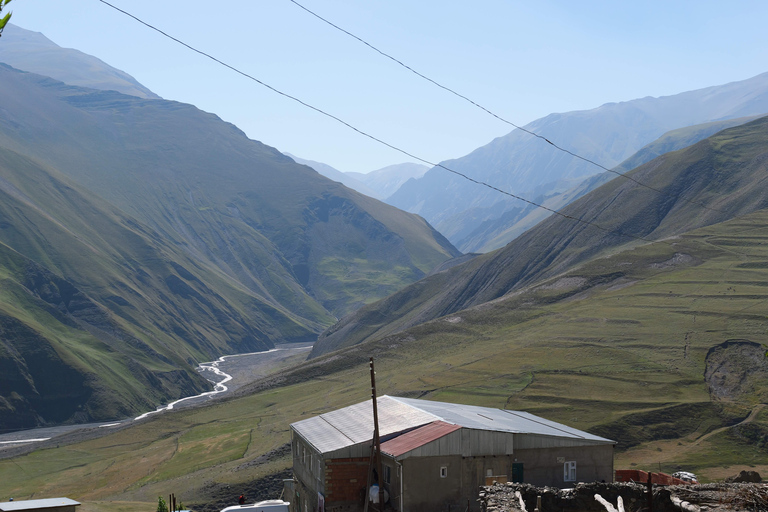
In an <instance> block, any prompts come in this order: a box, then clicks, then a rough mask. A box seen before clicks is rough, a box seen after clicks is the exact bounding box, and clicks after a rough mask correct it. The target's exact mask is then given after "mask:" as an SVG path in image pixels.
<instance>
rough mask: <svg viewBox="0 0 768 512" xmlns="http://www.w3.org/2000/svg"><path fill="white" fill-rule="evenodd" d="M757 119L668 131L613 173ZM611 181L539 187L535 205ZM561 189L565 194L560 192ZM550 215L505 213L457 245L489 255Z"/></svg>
mask: <svg viewBox="0 0 768 512" xmlns="http://www.w3.org/2000/svg"><path fill="white" fill-rule="evenodd" d="M758 117H761V116H751V117H740V118H737V119H726V120H724V121H714V122H711V123H705V124H699V125H695V126H688V127H685V128H678V129H676V130H672V131H669V132H667V133H665V134H664V135H662V136H661V137H659V138H658V139H656V140H655V141H653V142H651V143H650V144H648V145H646V146H644V147H643V148H642V149H640V151H638V152H637V153H635V154H634V155H632V156H631V157H629V158H627V159H626V160H625V161H623V162H622V163H621V164H619V165H618V166H616V167H615V168H614V171H616V172H619V173H622V174H624V173H627V172H629V171H631V170H632V169H634V168H635V167H638V166H640V165H642V164H644V163H646V162H649V161H651V160H653V159H654V158H656V157H658V156H661V155H663V154H664V153H669V152H670V151H677V150H679V149H683V148H686V147H688V146H690V145H692V144H695V143H696V142H699V141H700V140H702V139H705V138H707V137H709V136H711V135H714V134H715V133H717V132H719V131H722V130H725V129H726V128H730V127H732V126H738V125H740V124H744V123H747V122H749V121H753V120H755V119H757V118H758ZM614 178H616V174H615V173H612V172H607V171H606V172H604V173H601V174H597V175H594V176H590V177H589V178H587V179H585V180H583V181H579V183H578V184H576V185H575V186H570V185H568V183H570V182H565V183H563V184H562V185H561V186H559V187H556V186H555V185H554V184H547V185H546V186H544V187H541V188H543V189H544V193H543V195H541V196H539V197H536V198H535V199H534V202H536V203H539V204H542V205H544V206H546V207H547V208H550V209H551V210H555V211H557V210H560V209H561V208H563V207H565V206H566V205H568V204H570V203H572V202H573V201H575V200H576V199H578V198H580V197H581V196H583V195H584V194H586V193H588V192H591V191H592V190H594V189H596V188H597V187H599V186H600V185H602V184H604V183H607V182H609V181H611V180H612V179H614ZM561 188H564V189H565V190H563V191H562V192H561V191H559V189H561ZM465 215H466V213H465ZM550 215H551V213H550V212H549V211H547V210H544V209H542V208H537V207H535V206H532V205H523V206H521V207H519V208H516V209H513V210H510V211H507V212H505V213H504V214H502V215H501V216H500V217H499V218H498V219H495V220H488V221H485V222H483V223H482V224H481V225H480V226H479V227H478V228H477V229H476V230H474V231H473V232H471V233H470V234H468V235H467V236H466V238H464V239H463V240H461V241H460V242H458V243H457V244H456V245H457V246H458V247H467V246H471V247H476V248H477V250H478V252H483V253H485V252H490V251H492V250H495V249H499V248H501V247H503V246H505V245H507V244H508V243H509V242H511V241H512V240H514V239H515V238H517V237H518V236H520V235H521V234H522V233H524V232H525V231H527V230H529V229H530V228H532V227H533V226H535V225H536V224H538V223H539V222H541V221H542V220H544V219H546V218H547V217H549V216H550ZM483 244H484V245H483Z"/></svg>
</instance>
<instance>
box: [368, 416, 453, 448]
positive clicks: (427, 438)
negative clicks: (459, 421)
mask: <svg viewBox="0 0 768 512" xmlns="http://www.w3.org/2000/svg"><path fill="white" fill-rule="evenodd" d="M460 428H461V427H460V426H459V425H452V424H450V423H446V422H444V421H433V422H432V423H427V424H426V425H424V426H423V427H419V428H417V429H415V430H411V431H410V432H406V433H405V434H402V435H399V436H397V437H396V438H394V439H390V440H389V441H386V442H384V443H381V451H382V452H384V453H386V454H388V455H391V456H393V457H399V456H400V455H402V454H404V453H408V452H409V451H411V450H413V449H415V448H418V447H419V446H424V445H425V444H427V443H431V442H432V441H434V440H435V439H440V438H441V437H443V436H445V435H447V434H450V433H451V432H455V431H457V430H459V429H460Z"/></svg>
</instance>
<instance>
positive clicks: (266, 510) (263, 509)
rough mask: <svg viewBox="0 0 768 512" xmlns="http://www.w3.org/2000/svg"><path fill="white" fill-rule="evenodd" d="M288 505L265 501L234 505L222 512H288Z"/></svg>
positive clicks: (277, 501) (279, 501)
mask: <svg viewBox="0 0 768 512" xmlns="http://www.w3.org/2000/svg"><path fill="white" fill-rule="evenodd" d="M288 505H290V503H288V502H287V501H283V500H265V501H260V502H258V503H253V504H252V505H234V506H232V507H227V508H225V509H224V510H222V511H221V512H288Z"/></svg>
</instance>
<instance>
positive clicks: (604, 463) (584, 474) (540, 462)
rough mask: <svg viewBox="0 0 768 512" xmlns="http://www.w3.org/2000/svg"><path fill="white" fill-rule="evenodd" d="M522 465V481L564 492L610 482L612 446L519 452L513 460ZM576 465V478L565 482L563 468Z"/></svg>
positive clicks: (611, 475)
mask: <svg viewBox="0 0 768 512" xmlns="http://www.w3.org/2000/svg"><path fill="white" fill-rule="evenodd" d="M512 458H513V459H515V462H522V463H523V481H524V482H525V483H529V484H533V485H538V486H545V485H548V486H552V487H560V488H561V489H562V488H567V487H573V486H574V485H576V483H578V482H601V481H605V482H612V481H613V445H598V446H582V447H570V448H539V449H531V450H518V451H516V452H515V454H514V455H513V457H512ZM571 461H573V462H576V478H575V480H574V481H566V480H565V478H564V465H565V463H566V462H571Z"/></svg>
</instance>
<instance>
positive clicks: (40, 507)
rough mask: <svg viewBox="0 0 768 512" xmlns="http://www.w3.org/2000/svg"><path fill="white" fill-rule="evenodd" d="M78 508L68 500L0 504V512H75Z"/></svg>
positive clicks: (51, 499) (52, 499) (77, 504)
mask: <svg viewBox="0 0 768 512" xmlns="http://www.w3.org/2000/svg"><path fill="white" fill-rule="evenodd" d="M78 506H80V503H78V502H76V501H74V500H71V499H69V498H49V499H45V500H24V501H4V502H2V503H0V511H2V512H11V511H13V512H21V511H25V510H32V511H34V512H48V511H55V512H75V510H76V507H78Z"/></svg>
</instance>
